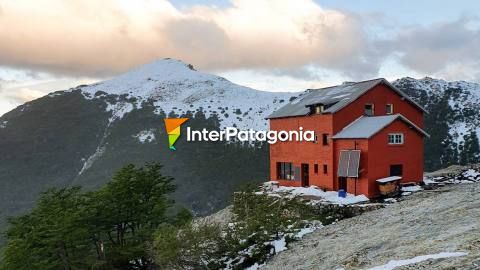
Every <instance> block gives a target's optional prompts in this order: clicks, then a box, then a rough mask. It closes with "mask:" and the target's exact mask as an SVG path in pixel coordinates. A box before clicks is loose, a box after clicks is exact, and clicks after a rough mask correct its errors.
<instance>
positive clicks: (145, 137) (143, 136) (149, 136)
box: [132, 129, 155, 143]
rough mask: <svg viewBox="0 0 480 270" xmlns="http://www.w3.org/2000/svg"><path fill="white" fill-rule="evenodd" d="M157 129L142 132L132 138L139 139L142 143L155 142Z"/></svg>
mask: <svg viewBox="0 0 480 270" xmlns="http://www.w3.org/2000/svg"><path fill="white" fill-rule="evenodd" d="M154 132H155V129H149V130H142V131H140V132H139V133H137V134H135V135H133V136H132V137H134V138H137V139H138V141H139V142H140V143H146V142H153V141H154V140H155V133H154Z"/></svg>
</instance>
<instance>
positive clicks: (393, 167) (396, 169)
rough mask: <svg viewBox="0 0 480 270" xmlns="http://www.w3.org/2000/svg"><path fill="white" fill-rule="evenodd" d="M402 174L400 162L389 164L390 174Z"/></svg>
mask: <svg viewBox="0 0 480 270" xmlns="http://www.w3.org/2000/svg"><path fill="white" fill-rule="evenodd" d="M402 174H403V165H402V164H395V165H390V176H402Z"/></svg>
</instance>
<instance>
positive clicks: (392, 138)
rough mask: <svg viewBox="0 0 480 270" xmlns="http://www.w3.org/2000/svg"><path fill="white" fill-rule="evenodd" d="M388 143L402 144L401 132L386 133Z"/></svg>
mask: <svg viewBox="0 0 480 270" xmlns="http://www.w3.org/2000/svg"><path fill="white" fill-rule="evenodd" d="M388 144H403V133H390V134H388Z"/></svg>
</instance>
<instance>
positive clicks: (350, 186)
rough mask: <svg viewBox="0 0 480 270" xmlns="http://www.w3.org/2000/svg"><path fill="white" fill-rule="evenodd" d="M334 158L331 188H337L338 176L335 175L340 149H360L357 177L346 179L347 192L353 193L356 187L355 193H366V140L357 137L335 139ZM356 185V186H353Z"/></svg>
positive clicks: (367, 151)
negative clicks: (355, 178)
mask: <svg viewBox="0 0 480 270" xmlns="http://www.w3.org/2000/svg"><path fill="white" fill-rule="evenodd" d="M334 145H335V158H334V163H335V165H334V167H335V171H334V173H335V174H334V178H333V179H335V180H334V186H333V190H338V188H339V187H338V177H337V171H338V160H339V157H340V150H354V149H356V150H360V151H361V152H360V165H359V172H360V174H359V178H358V179H357V180H356V181H357V182H356V184H355V180H354V179H347V192H348V193H351V194H355V188H356V193H357V194H368V178H367V175H368V157H369V155H368V153H369V150H368V148H369V147H368V146H369V145H368V140H366V139H357V140H351V139H341V140H335V143H334ZM355 185H356V187H355Z"/></svg>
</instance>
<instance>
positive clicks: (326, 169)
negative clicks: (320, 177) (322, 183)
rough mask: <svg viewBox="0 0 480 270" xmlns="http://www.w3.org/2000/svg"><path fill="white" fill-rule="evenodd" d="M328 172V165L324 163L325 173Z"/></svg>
mask: <svg viewBox="0 0 480 270" xmlns="http://www.w3.org/2000/svg"><path fill="white" fill-rule="evenodd" d="M327 173H328V166H327V164H323V174H327Z"/></svg>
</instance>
